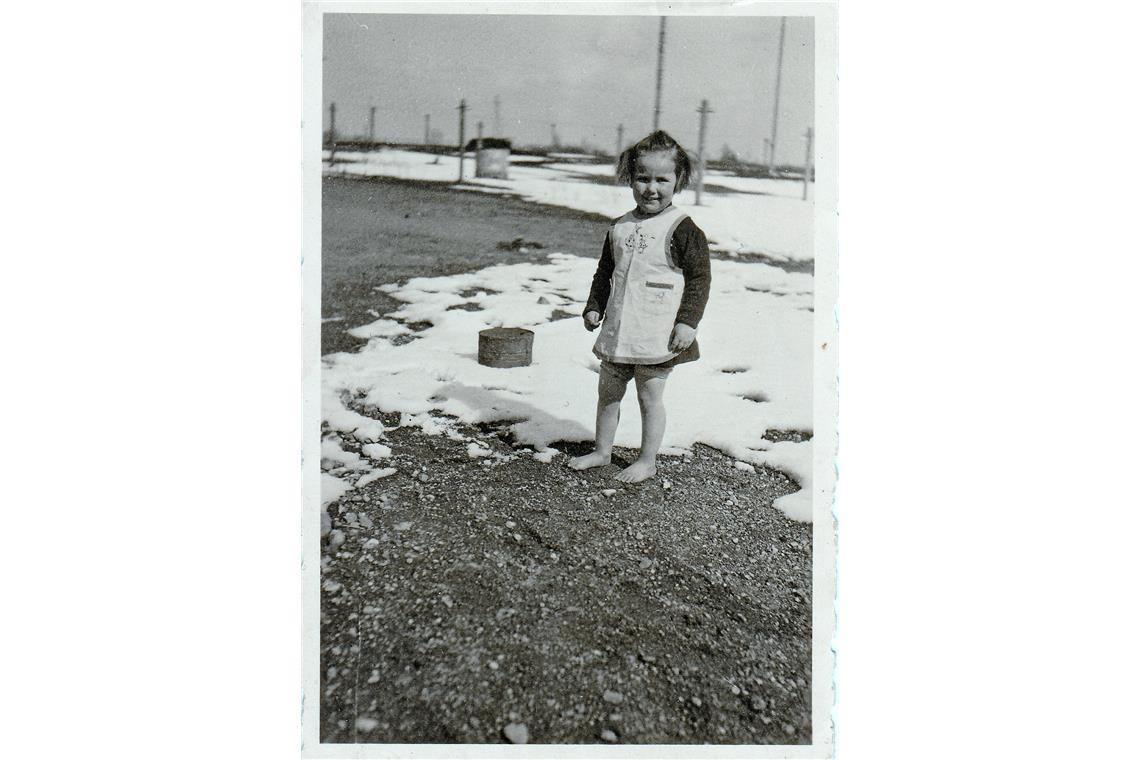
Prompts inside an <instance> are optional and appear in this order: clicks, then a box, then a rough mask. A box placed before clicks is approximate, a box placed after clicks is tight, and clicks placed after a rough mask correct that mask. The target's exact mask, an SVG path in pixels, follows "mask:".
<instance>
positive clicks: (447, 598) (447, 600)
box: [440, 594, 455, 609]
mask: <svg viewBox="0 0 1140 760" xmlns="http://www.w3.org/2000/svg"><path fill="white" fill-rule="evenodd" d="M440 601H441V602H443V606H444V607H447V608H448V609H451V605H453V604H455V600H454V599H452V598H451V596H450V595H448V594H444V595H443V597H441V598H440Z"/></svg>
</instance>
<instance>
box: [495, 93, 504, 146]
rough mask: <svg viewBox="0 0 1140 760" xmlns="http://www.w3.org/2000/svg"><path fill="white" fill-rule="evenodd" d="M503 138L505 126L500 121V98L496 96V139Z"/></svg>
mask: <svg viewBox="0 0 1140 760" xmlns="http://www.w3.org/2000/svg"><path fill="white" fill-rule="evenodd" d="M502 136H503V124H502V122H501V121H499V96H498V95H496V96H495V137H502Z"/></svg>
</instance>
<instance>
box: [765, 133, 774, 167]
mask: <svg viewBox="0 0 1140 760" xmlns="http://www.w3.org/2000/svg"><path fill="white" fill-rule="evenodd" d="M764 162H765V163H767V164H768V174H771V173H772V138H771V137H765V138H764Z"/></svg>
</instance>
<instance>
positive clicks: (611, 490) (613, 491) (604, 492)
mask: <svg viewBox="0 0 1140 760" xmlns="http://www.w3.org/2000/svg"><path fill="white" fill-rule="evenodd" d="M616 493H617V490H616V489H614V488H606V489H603V490H602V496H613V495H614V494H616Z"/></svg>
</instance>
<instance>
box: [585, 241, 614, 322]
mask: <svg viewBox="0 0 1140 760" xmlns="http://www.w3.org/2000/svg"><path fill="white" fill-rule="evenodd" d="M613 273H614V254H613V251H611V250H610V234H609V232H607V233H606V242H605V243H604V244H603V245H602V258H601V260H600V261H598V270H597V271H596V272H594V281H593V283H591V285H590V297H589V298H588V299H586V309H585V311H583V312H582V316H583V317H584V316H586V314H588V313H589V312H591V311H596V312H597V313H598V316H603V315H605V313H606V304H607V303H609V300H610V277H611V276H612V275H613Z"/></svg>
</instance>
